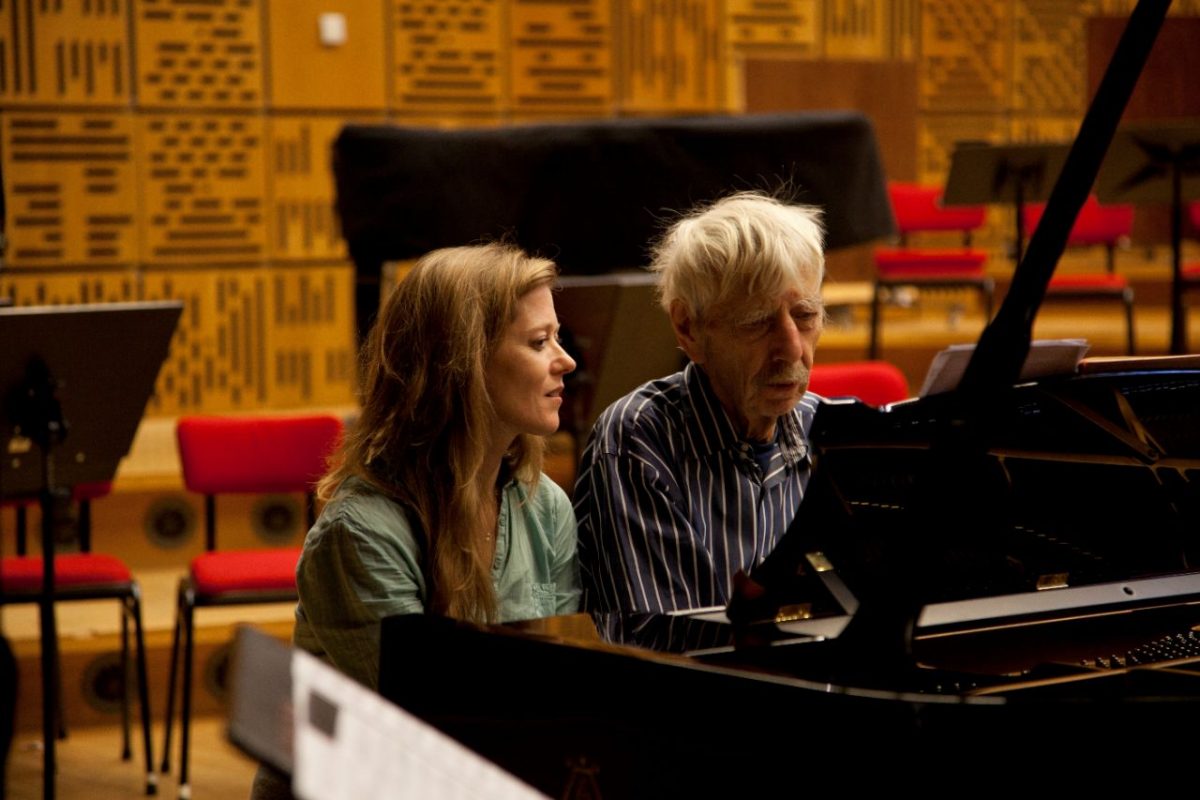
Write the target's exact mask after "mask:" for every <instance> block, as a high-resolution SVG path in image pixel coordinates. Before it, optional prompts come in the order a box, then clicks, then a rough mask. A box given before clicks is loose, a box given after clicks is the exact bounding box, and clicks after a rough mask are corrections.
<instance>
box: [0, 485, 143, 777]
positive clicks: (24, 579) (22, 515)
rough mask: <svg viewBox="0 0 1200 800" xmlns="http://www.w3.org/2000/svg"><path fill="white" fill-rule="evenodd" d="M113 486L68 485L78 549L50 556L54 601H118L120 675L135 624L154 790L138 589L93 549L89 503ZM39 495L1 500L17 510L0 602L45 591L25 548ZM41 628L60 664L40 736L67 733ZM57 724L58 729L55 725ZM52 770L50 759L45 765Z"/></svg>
mask: <svg viewBox="0 0 1200 800" xmlns="http://www.w3.org/2000/svg"><path fill="white" fill-rule="evenodd" d="M111 491H112V483H111V482H108V481H104V482H98V483H86V484H78V485H76V486H74V487H72V490H71V497H70V499H71V502H72V503H73V504H74V505H75V507H76V508H77V509H78V513H77V517H76V527H77V533H78V542H79V552H77V553H62V554H58V553H56V554H55V556H54V594H53V597H54V603H55V605H56V606H57V604H58V603H69V602H79V601H85V600H116V601H117V602H118V603H119V604H120V610H121V674H122V675H123V676H126V677H128V675H129V666H130V665H129V626H130V624H131V623H132V625H133V634H134V647H135V651H134V659H135V661H136V673H137V674H136V680H137V692H138V705H139V706H140V710H141V724H142V745H143V748H144V751H145V759H146V794H155V793H156V791H157V776H156V775H155V773H154V756H153V752H152V749H151V748H152V745H151V741H150V702H149V691H148V685H147V677H146V674H147V672H146V645H145V635H144V629H143V626H142V596H141V588H140V587H139V585H138V582H137V581H136V580H135V579H134V577H133V573H132V572H131V571H130V569H129V566H128V565H127V564H126V563H125V562H124V561H122V560H121V559H119V558H117V557H116V556H112V555H108V554H105V553H93V552H91V502H92V501H93V500H96V499H99V498H100V497H103V496H105V495H107V494H108V493H109V492H111ZM38 502H39V500H38V498H36V497H33V498H29V499H13V500H6V501H4V502H3V505H5V506H12V507H14V509H15V512H16V523H17V524H16V534H17V537H16V539H17V541H16V551H17V552H16V555H12V556H4V557H3V558H0V605H16V604H36V603H39V602H40V601H41V600H42V598H43V596H44V587H43V569H44V562H43V560H42V556H40V555H38V556H31V555H28V553H27V542H26V539H27V535H28V530H27V526H28V517H27V513H26V512H27V509H28V507H30V506H33V505H36V504H37V503H38ZM45 633H46V632H45V631H42V641H41V646H42V647H43V648H46V647H51V648H54V649H55V664H56V665H58V670H57V674H56V675H55V680H56V682H57V689H58V691H57V695H56V696H57V701H58V702H57V703H56V707H55V714H56V718H49V719H44V720H43V721H42V729H43V735H44V736H45V737H46V739H47V740H49V739H50V737H52V736H57V738H59V739H64V738H66V725H65V720H64V718H63V705H62V703H63V692H62V668H61V663H62V661H61V658H60V657H59V649H58V642H57V641H54V642H48V641H46V639H45ZM122 685H123V687H125V688H126V691H124V692H123V694H122V697H121V733H122V738H121V758H122V759H123V760H125V761H128V760H130V759H131V758H132V757H133V756H132V753H133V751H132V746H131V732H130V728H131V725H130V707H129V706H130V698H129V694H128V691H127V687H128V686H129V681H128V680H124V681H122ZM56 727H57V730H55V728H56ZM47 768H48V769H53V764H48V765H47Z"/></svg>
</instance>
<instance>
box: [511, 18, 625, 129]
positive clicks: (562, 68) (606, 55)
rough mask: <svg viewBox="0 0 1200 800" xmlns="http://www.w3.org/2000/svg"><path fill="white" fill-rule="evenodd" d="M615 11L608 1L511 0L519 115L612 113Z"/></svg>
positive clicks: (514, 93) (515, 102)
mask: <svg viewBox="0 0 1200 800" xmlns="http://www.w3.org/2000/svg"><path fill="white" fill-rule="evenodd" d="M611 13H612V12H611V8H610V5H609V0H511V11H510V15H511V18H510V35H509V46H510V47H511V51H512V67H511V68H512V84H511V85H512V99H511V102H512V109H513V111H514V113H516V114H518V115H525V116H540V115H561V116H566V115H572V116H593V115H606V114H609V113H610V112H611V111H612V110H613V73H612V16H611Z"/></svg>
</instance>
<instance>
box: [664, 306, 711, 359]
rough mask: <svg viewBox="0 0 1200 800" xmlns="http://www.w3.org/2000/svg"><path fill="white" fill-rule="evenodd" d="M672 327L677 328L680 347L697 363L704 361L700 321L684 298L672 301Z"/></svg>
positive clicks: (677, 339)
mask: <svg viewBox="0 0 1200 800" xmlns="http://www.w3.org/2000/svg"><path fill="white" fill-rule="evenodd" d="M670 315H671V327H672V328H674V329H675V341H677V342H678V343H679V349H681V350H683V352H684V353H686V354H687V357H688V358H690V359H691V360H692V362H693V363H695V364H703V363H704V346H703V344H702V340H701V336H700V330H699V327H700V322H699V321H698V320H697V319H696V318H695V317H693V316H692V312H691V311H690V310H688V307H687V305H685V304H684V302H683V301H682V300H679V299H675V300H672V301H671V311H670Z"/></svg>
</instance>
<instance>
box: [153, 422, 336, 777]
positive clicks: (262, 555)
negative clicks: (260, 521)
mask: <svg viewBox="0 0 1200 800" xmlns="http://www.w3.org/2000/svg"><path fill="white" fill-rule="evenodd" d="M176 435H177V438H178V442H179V458H180V461H181V463H182V467H183V482H184V485H185V486H186V487H187V488H188V490H189V491H193V492H199V493H201V494H203V495H204V520H205V552H204V553H201V554H200V555H198V556H196V557H195V558H194V559H192V563H191V565H190V568H189V570H188V574H187V575H186V576H185V577H184V578H183V579H182V580H181V581H180V583H179V594H178V607H177V613H176V617H175V633H174V637H173V641H172V647H171V668H170V681H169V685H168V690H167V717H166V732H165V738H164V742H163V761H162V771H163V772H167V771H169V769H170V752H171V728H172V723H173V721H174V713H175V685H176V676H177V672H178V662H179V660H180V658H181V657H182V660H183V682H182V688H181V692H182V702H181V714H180V725H181V734H180V742H181V744H180V766H179V796H180V797H181V798H187V797H189V796H190V795H191V787H190V785H189V783H188V743H189V737H190V727H191V707H192V706H191V704H192V661H193V649H194V642H193V639H194V632H195V626H194V611H195V609H197V608H200V607H204V606H229V605H248V604H255V603H279V602H295V601H296V562H297V560H298V559H299V557H300V548H279V549H263V550H238V551H229V550H226V551H221V550H218V549H217V534H216V526H217V514H216V497H217V495H219V494H268V493H293V492H294V493H303V494H304V495H305V499H306V516H307V520H308V524H309V526H310V527H311V526H312V524H313V522H314V521H315V518H316V508H315V497H314V495H313V486H314V483H315V482H316V481H317V479H318V478H320V477H321V475H323V474H324V473H325V468H326V459H327V457H328V456H329V455H330V453H332V452H333V450H334V448H335V447H336V446H337V443H338V441H339V439H340V438H341V435H342V422H341V420H340V419H338V418H337V417H335V416H332V415H329V414H314V415H306V416H286V417H285V416H277V417H263V416H250V417H199V416H197V417H183V418H181V419H180V420H179V423H178V426H177V428H176ZM181 645H182V653H181V652H180V648H181Z"/></svg>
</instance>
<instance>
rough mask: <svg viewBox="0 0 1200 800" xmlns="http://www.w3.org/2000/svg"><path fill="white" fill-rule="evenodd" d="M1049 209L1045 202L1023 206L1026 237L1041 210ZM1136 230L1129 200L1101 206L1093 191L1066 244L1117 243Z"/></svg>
mask: <svg viewBox="0 0 1200 800" xmlns="http://www.w3.org/2000/svg"><path fill="white" fill-rule="evenodd" d="M1045 210H1046V204H1045V203H1027V204H1026V205H1025V209H1024V212H1023V214H1024V222H1025V231H1026V235H1027V236H1031V235H1033V231H1034V229H1035V228H1037V225H1038V222H1040V221H1041V219H1042V213H1043V212H1044V211H1045ZM1132 230H1133V206H1132V205H1131V204H1129V203H1115V204H1113V205H1102V204H1101V203H1100V201H1099V200H1097V199H1096V196H1095V195H1094V194H1089V195H1088V198H1087V200H1086V201H1085V202H1084V204H1083V208H1081V209H1079V216H1078V217H1076V218H1075V224H1074V225H1073V226H1072V227H1071V233H1070V235H1069V236H1068V237H1067V243H1068V244H1073V245H1091V244H1107V245H1115V244H1116V243H1117V242H1118V241H1120V240H1121V239H1122V238H1124V237H1126V236H1128V235H1129V234H1130V232H1131V231H1132Z"/></svg>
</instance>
